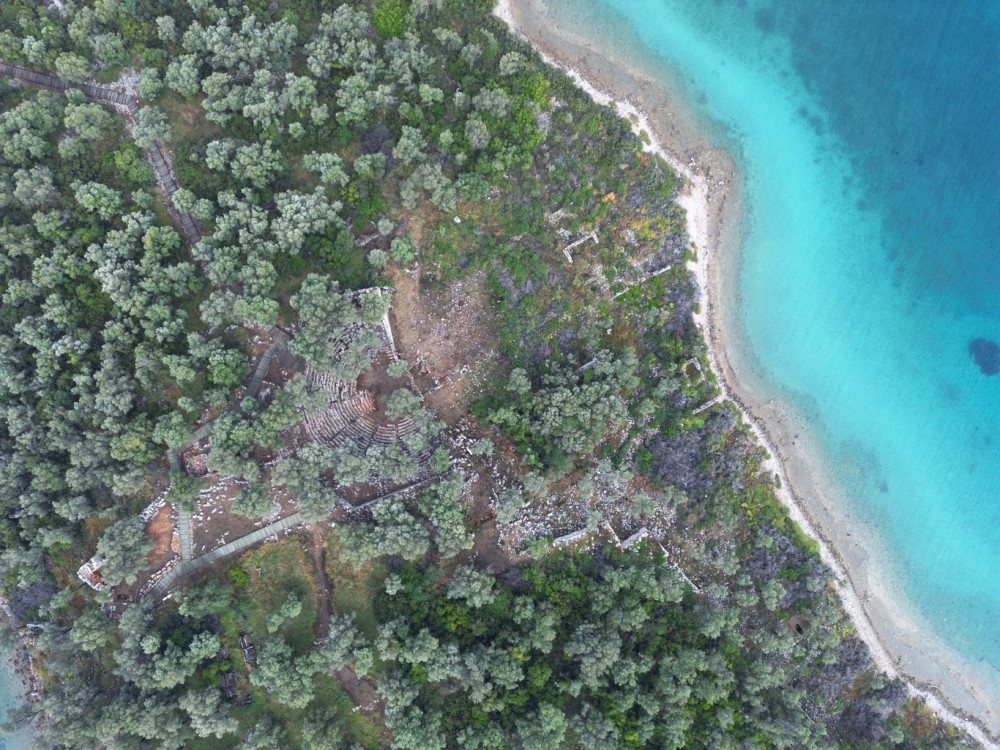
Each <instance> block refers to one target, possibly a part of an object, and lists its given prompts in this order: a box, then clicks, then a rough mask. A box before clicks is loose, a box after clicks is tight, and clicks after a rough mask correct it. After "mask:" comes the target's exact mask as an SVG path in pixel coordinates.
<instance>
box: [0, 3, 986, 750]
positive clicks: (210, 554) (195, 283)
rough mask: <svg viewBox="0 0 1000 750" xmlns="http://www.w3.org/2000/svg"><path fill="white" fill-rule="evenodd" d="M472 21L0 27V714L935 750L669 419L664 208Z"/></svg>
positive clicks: (294, 15) (202, 6)
mask: <svg viewBox="0 0 1000 750" xmlns="http://www.w3.org/2000/svg"><path fill="white" fill-rule="evenodd" d="M491 5H492V3H491V2H490V0H374V1H373V2H367V1H353V2H339V1H338V0H273V1H271V2H268V1H267V0H249V1H248V2H229V3H226V2H212V1H210V0H95V1H94V2H90V1H89V0H78V1H76V2H73V1H72V0H62V1H60V0H52V2H51V3H49V4H48V5H46V4H45V3H38V2H36V1H35V0H5V2H3V3H0V61H2V62H3V63H4V64H3V65H2V66H0V73H2V74H3V77H2V78H0V247H2V253H0V294H2V306H0V316H2V321H3V322H2V325H0V506H2V510H3V514H2V518H0V550H2V551H0V575H2V581H0V586H2V592H3V595H4V597H5V601H6V602H8V603H9V608H8V614H9V619H10V620H11V621H12V623H13V624H14V626H15V627H18V628H20V636H21V638H22V641H23V642H25V643H26V644H27V646H28V649H29V652H30V659H31V664H32V668H33V670H34V671H35V673H36V674H37V675H38V676H39V678H40V679H41V686H40V688H39V690H38V691H37V694H35V695H34V696H33V699H32V701H31V702H30V703H29V704H28V705H26V706H25V707H24V708H23V709H21V710H19V711H18V712H16V714H15V715H12V716H10V717H8V720H9V721H10V722H11V723H17V722H23V721H32V722H34V724H35V726H36V740H37V743H38V744H39V746H42V747H60V748H82V749H83V748H85V749H88V750H90V749H92V748H96V747H106V748H121V749H124V748H141V747H142V748H144V747H151V748H180V747H191V748H210V747H211V748H241V749H243V750H251V749H255V750H263V749H265V748H286V747H289V748H292V747H295V748H298V747H301V748H310V749H312V750H321V749H330V750H333V749H342V750H347V749H353V748H378V747H392V748H410V749H412V750H433V749H435V748H442V749H443V748H463V749H467V750H474V749H475V748H483V749H487V748H515V749H518V750H542V749H543V748H544V749H548V748H557V747H564V748H570V749H573V748H581V749H584V750H599V749H601V750H603V749H604V748H616V749H617V748H641V747H650V748H680V747H706V748H708V747H711V748H750V747H760V748H765V747H787V748H792V747H795V748H799V747H804V748H812V747H816V748H819V747H844V748H887V747H897V746H898V747H908V748H914V747H952V746H961V745H965V744H966V743H968V742H969V740H968V739H967V738H963V737H962V736H960V735H959V734H958V732H957V731H956V730H954V729H953V728H951V727H949V726H947V725H944V724H942V723H940V722H939V721H938V720H937V719H936V718H934V717H933V715H932V714H931V713H930V712H929V711H928V709H927V708H926V706H924V705H923V704H922V703H920V702H919V701H917V700H914V699H911V698H910V696H909V694H908V691H907V688H906V686H905V685H903V684H902V683H899V682H897V681H890V680H888V679H887V678H885V677H884V676H883V675H880V674H879V673H878V672H877V671H876V670H875V669H874V667H873V664H872V660H871V658H870V656H869V654H868V651H867V647H866V646H864V644H863V643H862V642H861V641H860V640H859V639H858V638H857V636H856V635H855V633H854V632H853V629H852V626H851V623H850V622H849V621H848V620H847V619H845V617H844V615H843V613H842V612H841V610H840V606H839V599H838V597H837V594H836V586H837V585H839V584H838V582H837V581H836V580H834V578H833V576H832V574H831V572H830V571H829V570H828V569H827V568H826V567H825V566H824V565H823V563H822V562H821V561H820V559H819V555H818V550H817V548H816V545H815V544H814V543H813V542H812V541H811V540H809V539H808V538H807V537H805V536H804V535H803V534H802V532H801V531H800V530H799V529H798V528H797V527H796V526H795V525H794V524H793V523H792V522H791V521H790V520H789V518H788V515H787V512H786V511H785V509H784V508H783V507H782V506H781V504H780V503H779V502H778V501H777V499H776V497H775V494H774V485H773V482H774V479H773V477H771V476H770V475H768V474H767V472H765V471H764V470H763V469H762V459H763V452H762V449H761V448H760V446H759V445H757V444H756V443H755V441H754V438H753V436H752V434H751V433H750V431H749V430H748V429H747V428H746V426H745V425H744V424H743V423H742V422H741V420H740V417H739V413H738V411H737V410H736V409H735V407H734V406H733V405H732V404H728V403H726V402H724V401H723V402H721V403H714V404H712V403H709V402H711V401H712V400H713V399H714V397H715V396H717V395H718V393H719V391H718V388H717V386H716V384H715V383H714V380H713V376H712V374H711V372H710V368H709V366H708V361H707V358H706V353H705V349H704V342H703V341H702V339H701V337H700V334H699V332H698V331H697V329H696V328H695V326H694V323H693V321H692V316H691V312H692V310H693V309H694V306H695V304H696V302H695V296H696V295H695V289H694V286H693V282H692V279H691V278H690V274H689V272H688V270H687V268H686V265H685V263H686V261H688V260H689V259H690V257H691V252H692V248H691V247H690V244H689V241H688V239H687V236H686V233H685V226H684V216H683V212H682V211H681V210H680V209H679V208H678V207H677V206H676V204H675V202H674V199H675V198H676V195H677V191H678V190H679V189H680V188H681V184H680V180H679V178H678V176H677V175H675V174H674V173H673V172H672V171H671V170H670V169H669V168H668V167H667V166H666V165H665V164H664V163H662V161H660V160H659V159H658V158H656V157H654V156H652V155H650V154H649V153H647V152H646V151H644V143H643V137H642V136H640V135H636V134H634V133H633V129H632V125H631V124H630V123H629V122H626V121H623V120H622V119H620V118H619V117H618V116H617V115H616V114H615V113H614V112H613V111H611V110H610V109H608V108H602V107H600V106H598V105H596V104H594V103H593V102H592V101H591V100H589V99H588V98H587V97H586V96H585V95H584V94H583V93H582V92H581V91H579V90H578V89H576V88H575V87H574V86H573V84H572V82H571V81H570V80H569V79H568V78H567V77H566V76H564V75H563V74H561V73H559V72H557V71H555V70H554V69H552V68H550V67H548V66H546V65H545V64H544V63H543V62H542V61H541V60H540V58H539V57H538V55H537V54H536V53H535V52H534V51H533V50H532V49H531V48H530V47H528V46H527V45H526V44H525V43H523V42H522V41H520V40H518V39H517V38H515V37H513V36H512V35H511V34H509V33H508V30H507V28H506V27H505V26H504V25H503V24H502V23H501V22H500V21H498V20H497V19H495V18H493V17H492V16H491V15H490V10H491ZM706 404H708V406H707V407H705V408H702V407H704V406H705V405H706ZM279 527H280V528H279ZM78 571H80V572H78Z"/></svg>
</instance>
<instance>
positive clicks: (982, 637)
mask: <svg viewBox="0 0 1000 750" xmlns="http://www.w3.org/2000/svg"><path fill="white" fill-rule="evenodd" d="M546 5H547V6H548V7H549V8H550V11H551V12H552V13H553V14H554V16H555V18H557V19H558V21H559V23H560V24H561V25H563V26H564V27H566V28H569V29H571V30H573V31H574V32H575V33H577V34H579V35H580V36H583V37H586V38H588V39H589V40H591V41H592V42H593V43H594V44H595V45H596V46H597V47H599V48H600V47H602V46H603V47H604V48H607V45H614V47H615V50H616V52H617V53H619V54H625V55H626V56H629V57H630V58H631V59H632V60H634V61H636V62H637V63H639V62H640V61H641V62H642V63H643V67H644V69H647V70H648V69H650V68H655V69H659V70H661V71H662V74H663V76H664V77H667V78H670V80H671V84H672V85H673V86H674V87H679V89H680V91H681V92H682V94H683V97H684V99H686V100H687V102H688V104H689V105H690V106H693V107H694V108H695V109H696V110H697V112H698V113H699V114H700V116H701V117H703V118H704V119H705V120H706V121H707V122H710V123H711V124H712V134H711V137H710V140H712V141H713V142H714V143H715V144H716V145H720V146H722V147H724V148H726V149H727V150H728V151H729V152H730V153H731V154H732V155H733V158H734V159H735V160H736V162H737V164H738V166H739V169H740V174H741V183H742V187H741V191H742V195H741V201H742V209H741V215H742V222H743V223H742V235H741V238H740V242H739V244H740V248H739V251H740V253H741V254H740V265H739V268H738V271H737V272H736V276H737V278H735V279H734V280H733V289H734V291H733V299H732V300H727V304H728V305H730V306H731V307H732V309H733V310H734V311H735V312H734V314H733V316H732V320H731V321H730V322H729V324H730V325H731V326H732V327H734V328H735V329H736V330H734V331H732V332H731V335H730V336H728V340H729V341H730V342H733V341H735V342H737V343H736V344H735V345H733V344H732V343H731V344H730V346H731V348H732V349H734V351H732V352H730V355H731V356H732V357H734V358H735V359H736V360H737V361H738V363H739V365H740V370H741V371H743V373H744V374H746V373H750V377H751V378H752V379H753V380H754V381H755V382H754V383H753V388H754V389H755V390H756V391H758V392H760V393H762V394H763V396H764V398H776V399H779V400H781V401H782V402H784V403H786V404H789V405H790V406H791V407H792V408H793V409H794V411H795V412H796V413H797V414H799V415H801V417H802V418H804V419H806V420H808V425H809V430H810V431H811V432H812V437H813V438H814V439H815V441H816V442H817V443H818V445H819V450H820V451H821V452H822V454H823V455H822V457H821V460H822V462H823V464H824V465H825V466H827V467H828V469H829V471H830V472H831V473H832V476H833V477H834V478H835V480H836V485H837V486H838V489H839V491H840V492H841V493H842V495H843V496H844V497H843V502H844V503H847V504H848V505H849V506H850V512H849V515H851V516H852V517H854V518H855V519H856V522H857V523H858V524H859V527H860V526H864V528H865V529H866V533H870V534H871V535H872V537H873V538H876V539H878V540H879V545H880V546H881V547H882V550H881V553H882V554H881V555H876V556H877V557H879V558H880V559H881V562H878V563H877V564H879V565H881V566H883V568H882V569H880V570H879V571H878V574H879V575H880V576H884V578H885V581H886V582H887V583H888V584H889V586H890V587H891V588H893V589H894V590H895V591H896V592H897V594H898V595H899V596H900V597H901V599H905V601H906V603H907V604H908V605H909V606H910V607H912V608H913V609H915V610H916V611H917V612H918V613H919V615H920V616H921V618H922V619H924V620H925V621H926V623H927V624H929V626H930V627H931V628H932V629H933V631H934V634H935V636H936V638H938V639H939V640H940V641H942V642H943V643H944V644H946V645H947V646H949V647H950V648H951V649H953V650H955V651H957V652H958V653H959V654H961V655H962V656H963V657H964V658H965V659H966V660H968V661H970V662H984V661H985V662H987V663H988V664H990V665H992V666H993V667H994V668H1000V586H998V585H997V582H996V574H997V571H1000V375H993V374H990V373H995V372H996V369H997V368H998V367H1000V350H997V349H996V348H995V347H994V346H993V345H991V343H989V342H990V341H993V340H1000V168H998V167H1000V130H998V128H997V121H998V120H997V118H998V114H1000V86H998V85H997V81H998V73H1000V3H997V2H989V3H987V2H977V1H971V2H962V3H942V2H940V0H886V1H885V2H871V0H807V1H805V2H795V1H793V0H547V2H546ZM973 355H976V356H977V357H978V358H979V361H978V362H977V359H976V356H973ZM994 357H996V358H997V361H993V359H994Z"/></svg>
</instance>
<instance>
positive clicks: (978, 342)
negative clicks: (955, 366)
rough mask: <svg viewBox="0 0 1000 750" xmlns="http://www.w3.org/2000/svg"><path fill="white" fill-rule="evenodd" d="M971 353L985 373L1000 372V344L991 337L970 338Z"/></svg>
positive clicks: (994, 373)
mask: <svg viewBox="0 0 1000 750" xmlns="http://www.w3.org/2000/svg"><path fill="white" fill-rule="evenodd" d="M969 354H971V355H972V359H973V360H974V361H975V363H976V366H977V367H978V368H979V369H980V370H981V371H982V373H983V375H996V374H997V373H998V372H1000V345H998V344H997V342H996V341H990V339H970V340H969Z"/></svg>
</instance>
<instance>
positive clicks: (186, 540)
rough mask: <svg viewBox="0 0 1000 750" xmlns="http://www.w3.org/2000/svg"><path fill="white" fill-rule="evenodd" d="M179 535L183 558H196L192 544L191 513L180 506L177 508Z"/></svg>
mask: <svg viewBox="0 0 1000 750" xmlns="http://www.w3.org/2000/svg"><path fill="white" fill-rule="evenodd" d="M177 537H178V538H179V539H180V542H181V560H191V559H192V558H194V550H193V549H192V546H191V514H190V513H188V512H187V511H186V510H181V509H180V508H178V509H177Z"/></svg>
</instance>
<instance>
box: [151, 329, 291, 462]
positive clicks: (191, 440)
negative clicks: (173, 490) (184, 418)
mask: <svg viewBox="0 0 1000 750" xmlns="http://www.w3.org/2000/svg"><path fill="white" fill-rule="evenodd" d="M287 347H288V334H286V333H285V332H284V331H282V330H281V329H279V328H272V329H271V345H270V346H269V347H267V349H265V350H264V353H263V354H261V355H260V361H259V362H258V363H257V368H256V369H255V370H254V373H253V376H252V377H251V378H250V382H249V383H247V390H246V393H245V394H244V398H254V397H255V396H256V395H257V391H258V390H259V389H260V385H261V383H263V382H264V376H265V375H267V368H268V367H270V366H271V360H272V359H274V358H275V357H279V356H281V354H282V352H284V351H285V350H286V349H287ZM238 407H239V404H233V405H232V406H230V407H228V408H227V409H226V410H225V411H229V410H230V409H234V408H238ZM225 411H224V412H223V413H225ZM215 419H218V416H216V417H215ZM215 419H212V420H211V421H210V422H206V423H205V424H203V425H202V426H201V427H199V428H198V429H197V430H195V431H194V432H192V433H191V436H190V437H188V439H187V440H185V441H184V442H183V443H181V444H180V445H178V446H175V447H174V448H168V449H167V463H169V464H170V470H171V471H183V470H184V467H183V466H181V456H182V455H183V454H184V451H186V450H188V449H189V448H190V447H191V446H192V445H194V444H195V443H198V442H200V441H201V440H203V439H205V438H207V437H208V436H209V435H211V434H212V429H213V427H212V426H213V425H214V424H215Z"/></svg>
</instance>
